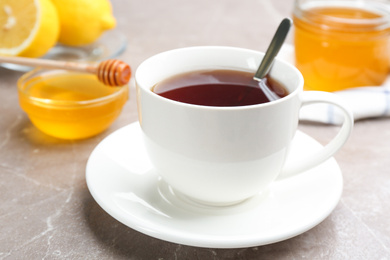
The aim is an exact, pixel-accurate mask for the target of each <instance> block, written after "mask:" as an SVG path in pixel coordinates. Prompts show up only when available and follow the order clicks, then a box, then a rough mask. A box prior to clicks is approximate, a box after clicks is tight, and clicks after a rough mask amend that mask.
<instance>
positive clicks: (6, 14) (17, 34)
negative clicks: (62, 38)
mask: <svg viewBox="0 0 390 260" xmlns="http://www.w3.org/2000/svg"><path fill="white" fill-rule="evenodd" d="M59 30H60V25H59V18H58V14H57V10H56V8H55V6H54V5H53V4H52V2H51V1H50V0H0V55H6V56H24V57H39V56H43V55H44V54H45V53H46V52H47V51H48V50H49V49H50V48H52V47H53V46H54V45H55V44H56V43H57V40H58V36H59Z"/></svg>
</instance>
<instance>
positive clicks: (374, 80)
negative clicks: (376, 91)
mask: <svg viewBox="0 0 390 260" xmlns="http://www.w3.org/2000/svg"><path fill="white" fill-rule="evenodd" d="M293 20H294V25H295V34H294V45H295V60H296V66H297V68H298V69H299V70H300V71H301V73H302V74H303V76H304V79H305V89H306V90H322V91H337V90H342V89H347V88H353V87H361V86H379V85H381V84H382V83H383V82H384V80H385V79H386V77H387V75H388V72H389V64H390V62H389V61H390V4H389V3H385V2H384V1H379V0H377V1H375V0H373V1H369V0H360V1H357V0H339V1H332V0H331V1H326V0H296V2H295V6H294V13H293Z"/></svg>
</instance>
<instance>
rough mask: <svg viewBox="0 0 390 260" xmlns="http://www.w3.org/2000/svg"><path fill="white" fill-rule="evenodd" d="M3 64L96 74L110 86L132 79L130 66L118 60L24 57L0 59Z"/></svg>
mask: <svg viewBox="0 0 390 260" xmlns="http://www.w3.org/2000/svg"><path fill="white" fill-rule="evenodd" d="M2 62H5V63H13V64H18V65H23V66H29V67H42V68H46V69H64V70H71V71H79V72H88V73H92V74H95V75H96V76H97V77H98V79H99V81H101V82H102V83H104V84H105V85H108V86H123V85H125V84H127V83H128V82H129V80H130V77H131V69H130V66H129V65H128V64H127V63H125V62H123V61H120V60H116V59H110V60H105V61H101V62H99V63H79V62H73V61H56V60H45V59H34V58H24V57H0V63H2Z"/></svg>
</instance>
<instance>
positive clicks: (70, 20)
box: [52, 0, 116, 46]
mask: <svg viewBox="0 0 390 260" xmlns="http://www.w3.org/2000/svg"><path fill="white" fill-rule="evenodd" d="M52 2H53V3H54V5H55V6H56V7H57V10H58V15H59V17H60V24H61V30H60V37H59V40H58V41H59V42H60V43H62V44H65V45H70V46H81V45H86V44H90V43H92V42H94V41H96V40H97V39H98V38H99V37H100V36H101V34H102V33H103V32H104V31H106V30H109V29H112V28H114V27H115V25H116V20H115V18H114V16H113V15H112V7H111V3H110V1H108V0H52Z"/></svg>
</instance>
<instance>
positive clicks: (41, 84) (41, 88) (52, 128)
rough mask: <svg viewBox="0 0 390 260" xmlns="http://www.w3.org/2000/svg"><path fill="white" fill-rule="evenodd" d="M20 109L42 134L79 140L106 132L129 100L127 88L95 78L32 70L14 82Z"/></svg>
mask: <svg viewBox="0 0 390 260" xmlns="http://www.w3.org/2000/svg"><path fill="white" fill-rule="evenodd" d="M17 85H18V94H19V103H20V106H21V108H22V109H23V110H24V111H25V112H26V113H27V115H28V117H29V118H30V120H31V122H32V123H33V124H34V125H35V126H36V127H37V128H38V129H40V130H41V131H42V132H44V133H46V134H48V135H50V136H54V137H57V138H61V139H83V138H88V137H91V136H94V135H97V134H99V133H101V132H102V131H104V130H106V129H107V128H108V127H109V126H110V125H111V124H112V123H113V122H114V121H115V119H116V118H117V117H118V116H119V114H120V113H121V111H122V108H123V106H124V104H125V103H126V102H127V100H128V97H129V87H128V85H125V86H121V87H110V86H106V85H104V84H103V83H101V82H100V81H99V80H98V79H97V77H96V75H93V74H88V73H81V72H70V71H66V70H46V69H35V70H32V71H30V72H28V73H26V74H24V75H23V76H22V77H21V78H20V79H19V80H18V83H17Z"/></svg>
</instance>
